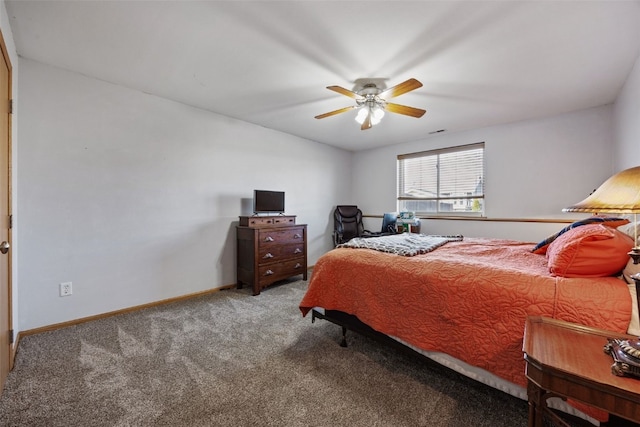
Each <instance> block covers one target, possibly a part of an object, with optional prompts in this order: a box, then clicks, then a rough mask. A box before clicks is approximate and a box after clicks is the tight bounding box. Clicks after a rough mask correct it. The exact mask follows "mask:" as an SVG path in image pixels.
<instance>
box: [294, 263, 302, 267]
mask: <svg viewBox="0 0 640 427" xmlns="http://www.w3.org/2000/svg"><path fill="white" fill-rule="evenodd" d="M300 267H302V264H300V263H297V264H296V265H295V267H293V268H300Z"/></svg>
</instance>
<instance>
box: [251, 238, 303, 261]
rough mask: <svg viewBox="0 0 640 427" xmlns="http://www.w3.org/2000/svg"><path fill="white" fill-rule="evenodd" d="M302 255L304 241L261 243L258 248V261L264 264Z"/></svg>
mask: <svg viewBox="0 0 640 427" xmlns="http://www.w3.org/2000/svg"><path fill="white" fill-rule="evenodd" d="M303 255H304V242H300V243H294V244H283V245H262V246H260V248H259V250H258V258H259V259H258V263H260V264H266V263H270V262H276V261H284V260H287V259H290V258H299V257H301V256H303Z"/></svg>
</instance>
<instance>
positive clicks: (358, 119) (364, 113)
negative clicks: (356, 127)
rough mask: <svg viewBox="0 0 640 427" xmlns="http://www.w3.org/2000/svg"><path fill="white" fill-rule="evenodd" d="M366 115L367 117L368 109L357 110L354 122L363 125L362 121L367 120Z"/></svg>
mask: <svg viewBox="0 0 640 427" xmlns="http://www.w3.org/2000/svg"><path fill="white" fill-rule="evenodd" d="M368 115H369V108H368V107H362V108H360V110H358V114H356V122H358V123H359V124H362V123H364V120H365V119H366V118H367V116H368Z"/></svg>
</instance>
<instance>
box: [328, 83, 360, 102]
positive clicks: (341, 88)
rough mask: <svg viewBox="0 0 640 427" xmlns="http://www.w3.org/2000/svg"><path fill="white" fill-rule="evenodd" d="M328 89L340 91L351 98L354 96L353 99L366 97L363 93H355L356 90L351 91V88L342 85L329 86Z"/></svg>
mask: <svg viewBox="0 0 640 427" xmlns="http://www.w3.org/2000/svg"><path fill="white" fill-rule="evenodd" d="M327 89H329V90H332V91H334V92H338V93H340V94H342V95H345V96H348V97H349V98H353V99H363V98H364V97H363V96H361V95H358V94H357V93H355V92H354V91H351V90H349V89H345V88H343V87H341V86H327Z"/></svg>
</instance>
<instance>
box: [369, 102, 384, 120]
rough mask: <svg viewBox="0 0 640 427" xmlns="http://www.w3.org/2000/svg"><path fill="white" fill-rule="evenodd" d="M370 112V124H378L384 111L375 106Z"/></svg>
mask: <svg viewBox="0 0 640 427" xmlns="http://www.w3.org/2000/svg"><path fill="white" fill-rule="evenodd" d="M371 111H372V115H371V124H372V125H377V124H378V123H380V120H382V118H383V117H384V109H383V108H381V107H380V106H376V107H375V108H373V109H372V110H371Z"/></svg>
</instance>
